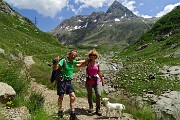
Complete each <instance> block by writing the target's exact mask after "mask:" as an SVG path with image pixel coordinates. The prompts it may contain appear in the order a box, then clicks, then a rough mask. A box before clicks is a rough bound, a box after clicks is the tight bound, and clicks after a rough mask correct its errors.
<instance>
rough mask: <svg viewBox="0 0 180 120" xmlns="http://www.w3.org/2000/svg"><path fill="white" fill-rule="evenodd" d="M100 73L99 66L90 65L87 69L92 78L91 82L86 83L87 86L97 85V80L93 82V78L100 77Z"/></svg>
mask: <svg viewBox="0 0 180 120" xmlns="http://www.w3.org/2000/svg"><path fill="white" fill-rule="evenodd" d="M98 71H99V68H98V65H97V64H96V65H88V67H87V74H88V75H89V76H90V77H91V79H90V80H88V81H86V84H96V83H95V82H96V81H95V80H93V78H92V76H97V75H98ZM99 81H100V80H99V77H98V79H97V84H98V83H99Z"/></svg>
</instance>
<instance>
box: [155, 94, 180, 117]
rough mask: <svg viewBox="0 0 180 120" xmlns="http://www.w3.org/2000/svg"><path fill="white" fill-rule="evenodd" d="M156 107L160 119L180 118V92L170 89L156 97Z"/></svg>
mask: <svg viewBox="0 0 180 120" xmlns="http://www.w3.org/2000/svg"><path fill="white" fill-rule="evenodd" d="M153 101H154V103H155V104H154V105H153V107H154V109H155V113H156V119H158V120H179V118H180V92H177V91H168V92H166V93H164V94H162V95H161V96H159V97H154V98H153Z"/></svg>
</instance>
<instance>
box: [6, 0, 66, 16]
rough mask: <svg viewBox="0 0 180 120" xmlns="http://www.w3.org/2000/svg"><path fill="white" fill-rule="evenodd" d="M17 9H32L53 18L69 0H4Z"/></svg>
mask: <svg viewBox="0 0 180 120" xmlns="http://www.w3.org/2000/svg"><path fill="white" fill-rule="evenodd" d="M5 1H6V2H8V3H9V4H11V5H13V6H14V7H17V8H18V9H32V10H36V11H37V12H38V13H39V14H42V15H44V16H46V17H48V16H49V17H51V18H54V17H55V16H56V14H57V13H58V12H59V11H61V9H63V8H64V7H66V5H67V4H68V1H69V0H5Z"/></svg>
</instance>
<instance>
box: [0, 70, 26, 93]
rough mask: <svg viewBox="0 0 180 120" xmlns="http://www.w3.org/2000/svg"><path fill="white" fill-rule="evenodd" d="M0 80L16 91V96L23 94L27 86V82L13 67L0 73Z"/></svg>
mask: <svg viewBox="0 0 180 120" xmlns="http://www.w3.org/2000/svg"><path fill="white" fill-rule="evenodd" d="M0 78H1V80H2V81H3V82H5V83H7V84H8V85H10V86H11V87H12V88H13V89H14V90H15V91H16V94H20V93H22V92H25V91H26V90H27V88H28V85H29V84H28V81H27V80H26V79H25V78H23V77H22V76H21V75H20V74H19V73H18V71H17V69H15V68H14V67H11V68H7V69H3V70H2V71H0Z"/></svg>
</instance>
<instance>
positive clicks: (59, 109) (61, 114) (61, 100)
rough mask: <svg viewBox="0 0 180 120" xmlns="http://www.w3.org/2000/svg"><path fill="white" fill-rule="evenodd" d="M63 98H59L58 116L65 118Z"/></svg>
mask: <svg viewBox="0 0 180 120" xmlns="http://www.w3.org/2000/svg"><path fill="white" fill-rule="evenodd" d="M63 97H64V96H59V98H58V116H59V117H61V118H62V117H63V114H64V113H63V108H62V102H63Z"/></svg>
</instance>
